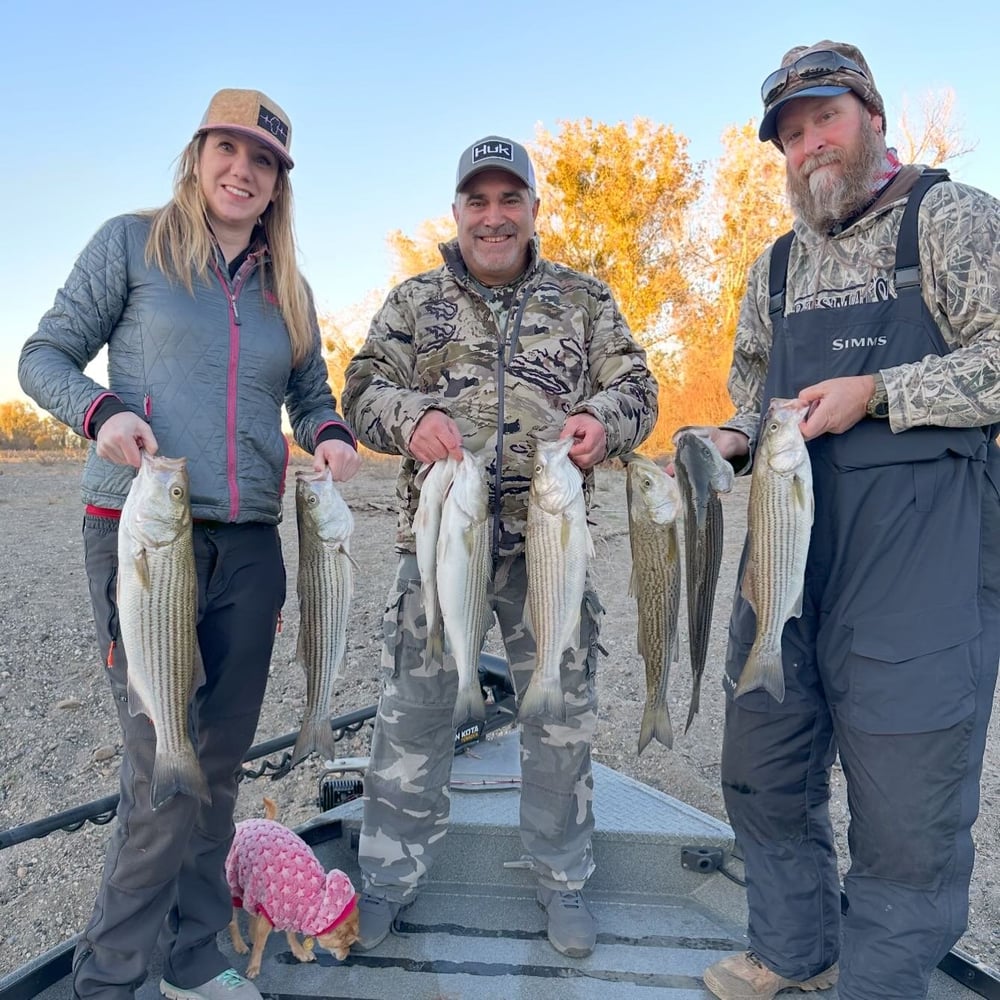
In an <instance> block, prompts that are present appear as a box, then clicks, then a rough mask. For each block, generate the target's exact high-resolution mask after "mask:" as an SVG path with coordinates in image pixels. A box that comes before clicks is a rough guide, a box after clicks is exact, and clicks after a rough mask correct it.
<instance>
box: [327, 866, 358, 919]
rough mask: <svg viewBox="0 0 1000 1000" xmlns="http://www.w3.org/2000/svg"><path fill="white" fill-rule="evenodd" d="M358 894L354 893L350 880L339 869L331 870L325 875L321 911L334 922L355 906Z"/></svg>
mask: <svg viewBox="0 0 1000 1000" xmlns="http://www.w3.org/2000/svg"><path fill="white" fill-rule="evenodd" d="M360 895H361V894H360V893H358V892H355V891H354V886H353V885H352V884H351V880H350V878H348V876H347V875H345V874H344V873H343V872H342V871H341V870H340V869H339V868H333V869H331V870H330V871H329V872H327V875H326V886H325V888H324V892H323V910H324V912H325V913H327V914H330V915H331V916H332V917H333V919H334V920H336V919H338V918H339V917H340V916H341V914H343V913H344V912H346V911H347V910H350V909H353V908H354V907H355V906H357V902H358V899H359V898H360Z"/></svg>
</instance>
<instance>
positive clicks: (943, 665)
mask: <svg viewBox="0 0 1000 1000" xmlns="http://www.w3.org/2000/svg"><path fill="white" fill-rule="evenodd" d="M762 97H763V99H764V107H765V114H764V118H763V121H762V124H761V128H760V138H761V140H762V141H768V140H770V141H772V142H773V143H774V144H775V145H776V146H777V147H778V148H779V149H780V150H781V151H782V152H783V153H784V155H785V159H786V174H787V183H788V191H789V197H790V200H791V203H792V207H793V209H794V210H795V214H796V219H795V224H794V229H793V232H792V233H790V234H787V235H786V237H783V238H781V239H779V240H778V241H777V243H775V245H774V246H773V247H771V248H769V249H768V250H767V251H765V253H763V254H762V255H761V257H760V258H759V259H758V260H757V261H756V262H755V263H754V264H753V266H752V268H751V270H750V274H749V281H748V289H747V294H746V298H745V299H744V302H743V307H742V311H741V315H740V320H739V324H738V327H737V332H736V341H735V350H734V358H733V365H732V370H731V373H730V380H729V389H730V394H731V396H732V399H733V402H734V404H735V407H736V412H735V414H734V416H733V417H732V418H731V420H729V421H728V422H727V424H726V425H725V426H724V427H722V428H714V429H713V430H712V436H713V439H714V440H715V441H716V444H717V445H718V446H719V448H720V451H722V453H723V454H724V455H726V457H728V458H729V459H730V460H731V461H733V463H734V464H735V465H741V464H742V465H743V466H744V468H743V471H746V468H747V467H748V466H749V459H750V457H751V456H752V454H753V450H754V446H755V445H756V443H757V441H758V436H759V429H760V426H761V415H762V413H765V412H766V409H767V405H768V402H769V401H770V400H771V399H772V398H781V399H797V400H798V401H799V403H800V404H801V405H802V406H803V407H806V406H808V407H810V409H809V412H808V416H807V417H806V419H805V420H804V421H803V423H802V424H801V428H802V433H803V436H804V438H805V439H806V441H807V442H808V445H807V447H808V450H809V455H810V461H811V465H812V473H813V486H814V497H815V517H814V521H813V528H812V533H811V536H810V541H809V555H808V561H807V564H806V573H805V586H804V591H803V594H802V614H801V617H797V618H792V619H791V620H790V621H789V622H788V623H787V625H786V626H785V629H784V633H783V636H782V669H783V674H784V684H785V695H784V698H783V700H782V701H781V702H778V701H776V700H775V698H774V697H773V696H772V695H771V694H770V693H768V692H767V691H765V690H762V689H750V690H747V691H746V692H745V693H744V692H742V691H741V693H740V694H739V696H736V694H735V688H736V682H737V681H738V680H739V678H740V674H741V671H742V670H743V666H744V664H745V663H746V661H747V657H748V655H749V651H750V647H751V646H752V644H753V641H754V636H755V628H756V618H755V614H754V609H753V607H752V606H751V605H750V604H749V603H748V601H747V600H746V599H745V598H744V596H743V594H742V593H741V592H739V590H738V592H737V595H736V598H735V600H734V605H733V613H732V618H731V622H730V636H729V639H730V642H729V651H728V655H727V664H726V677H725V679H724V687H725V690H726V696H727V707H726V729H725V737H724V746H723V758H722V784H723V792H724V795H725V801H726V807H727V811H728V814H729V818H730V821H731V822H732V824H733V828H734V830H735V831H736V835H737V839H738V841H739V843H740V844H741V846H742V847H743V850H744V853H745V864H746V878H747V898H748V903H749V910H750V923H749V938H750V951H748V952H747V953H746V954H742V955H735V956H731V957H729V958H726V959H723V960H722V961H720V962H717V963H715V964H714V965H713V966H711V967H710V968H709V969H707V970H706V972H705V984H706V986H708V988H709V989H710V990H711V991H712V992H713V993H714V994H715V995H716V996H717V997H720V998H722V1000H732V998H735V997H740V998H746V997H765V998H770V997H773V996H774V995H775V993H777V992H778V991H780V990H784V989H787V988H789V987H798V988H800V989H804V990H814V989H825V988H827V987H829V986H831V985H833V983H834V982H836V981H837V979H838V975H839V985H838V995H839V996H840V997H841V1000H871V998H872V997H884V998H890V997H894V998H906V1000H917V998H920V997H925V996H926V995H927V988H928V981H929V977H930V974H931V972H932V971H933V969H934V968H935V966H936V965H937V963H938V962H939V961H940V960H941V958H942V957H943V956H944V955H945V954H946V953H947V951H948V949H949V948H950V947H951V946H952V945H953V944H954V943H955V941H957V940H958V938H959V937H960V936H961V934H962V933H963V932H964V930H965V927H966V921H967V914H968V889H969V880H970V876H971V872H972V867H973V857H974V851H973V842H972V837H971V833H970V831H971V828H972V824H973V822H974V821H975V819H976V815H977V812H978V808H979V777H980V772H981V768H982V760H983V753H984V748H985V741H986V731H987V726H988V722H989V716H990V710H991V706H992V702H993V691H994V688H995V685H996V677H997V662H998V659H1000V500H998V492H997V486H998V483H1000V476H998V475H997V469H998V453H997V446H996V443H995V440H994V439H995V437H996V430H997V425H998V424H1000V380H998V372H1000V281H998V280H997V278H998V274H1000V249H998V248H1000V203H998V202H997V200H996V199H994V198H991V197H990V196H989V195H986V194H984V193H983V192H982V191H978V190H976V189H974V188H970V187H967V186H965V185H962V184H957V183H954V182H952V181H951V180H949V179H948V178H947V175H946V174H945V173H944V172H943V171H933V170H928V169H927V168H924V167H920V166H914V165H908V166H904V165H902V164H900V163H899V161H898V159H897V158H896V156H895V151H894V150H892V149H891V148H888V147H887V146H886V142H885V138H884V132H885V108H884V105H883V102H882V98H881V96H880V95H879V93H878V91H877V89H876V88H875V84H874V79H873V77H872V73H871V70H870V69H869V67H868V64H867V63H866V62H865V60H864V57H863V56H862V54H861V53H860V52H859V51H858V50H857V49H856V48H855V47H854V46H852V45H846V44H844V43H839V42H830V41H823V42H818V43H816V44H815V45H812V46H809V47H798V48H794V49H792V50H791V51H789V52H788V53H787V54H786V55H785V57H784V59H783V60H782V65H781V67H780V68H779V69H778V70H776V71H775V72H774V73H772V74H771V75H770V76H769V77H768V78H767V79H766V80H765V82H764V86H763V88H762ZM750 530H751V531H753V530H754V528H753V525H751V528H750ZM745 559H746V556H745V554H744V562H745ZM741 576H742V573H741ZM838 753H839V755H840V761H841V765H842V767H843V771H844V776H845V778H846V781H847V792H848V802H849V805H850V808H851V823H850V832H849V844H850V853H851V859H850V868H849V870H848V872H847V874H846V876H845V878H844V892H845V895H846V903H847V908H846V912H845V914H844V916H843V918H842V917H841V893H840V884H839V879H838V865H837V854H836V851H835V849H834V839H833V832H832V828H831V824H830V817H829V795H830V790H829V782H830V774H831V768H832V765H833V762H834V759H835V757H836V756H837V754H838ZM838 959H839V963H838Z"/></svg>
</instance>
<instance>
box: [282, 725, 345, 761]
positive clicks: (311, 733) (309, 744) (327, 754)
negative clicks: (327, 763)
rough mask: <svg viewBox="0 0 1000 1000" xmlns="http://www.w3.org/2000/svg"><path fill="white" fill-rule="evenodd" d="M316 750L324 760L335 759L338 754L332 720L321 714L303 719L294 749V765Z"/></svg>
mask: <svg viewBox="0 0 1000 1000" xmlns="http://www.w3.org/2000/svg"><path fill="white" fill-rule="evenodd" d="M314 750H315V751H316V752H317V753H318V754H319V755H320V756H321V757H322V758H323V759H324V760H333V759H334V758H335V757H336V756H337V748H336V743H335V741H334V738H333V730H332V729H331V728H330V720H329V719H326V718H324V717H323V716H321V715H313V716H309V717H307V718H306V719H304V720H303V722H302V728H301V729H300V730H299V735H298V736H297V737H296V739H295V747H294V748H293V750H292V767H294V766H295V765H296V764H298V763H300V762H301V761H303V760H305V759H306V757H308V756H309V754H311V753H312V752H313V751H314Z"/></svg>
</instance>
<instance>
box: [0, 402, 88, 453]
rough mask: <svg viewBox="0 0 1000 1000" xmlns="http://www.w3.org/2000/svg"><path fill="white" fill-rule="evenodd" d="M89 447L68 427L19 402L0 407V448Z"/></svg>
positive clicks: (60, 448) (47, 448) (48, 448)
mask: <svg viewBox="0 0 1000 1000" xmlns="http://www.w3.org/2000/svg"><path fill="white" fill-rule="evenodd" d="M82 447H86V442H85V441H84V440H83V438H81V437H79V436H78V435H77V434H75V433H74V432H73V431H71V430H70V429H69V428H68V427H65V426H64V425H63V424H61V423H59V421H57V420H54V419H53V418H52V417H49V416H41V415H40V414H39V413H38V412H37V411H36V410H35V408H34V407H33V406H31V405H30V404H29V403H25V402H22V401H20V400H10V401H8V402H6V403H0V448H5V449H10V450H14V451H24V450H27V449H38V450H55V449H58V450H62V449H65V448H82Z"/></svg>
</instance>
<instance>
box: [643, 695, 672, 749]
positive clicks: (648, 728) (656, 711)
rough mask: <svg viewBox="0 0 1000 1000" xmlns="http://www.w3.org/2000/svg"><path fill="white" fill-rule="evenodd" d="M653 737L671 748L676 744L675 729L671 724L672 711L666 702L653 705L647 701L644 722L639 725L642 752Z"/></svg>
mask: <svg viewBox="0 0 1000 1000" xmlns="http://www.w3.org/2000/svg"><path fill="white" fill-rule="evenodd" d="M652 739H656V740H657V741H658V742H660V743H662V744H663V745H664V746H665V747H666V748H667V749H668V750H669V749H671V748H672V747H673V745H674V729H673V726H671V724H670V712H669V710H668V709H667V706H666V705H664V704H659V705H653V704H650V703H648V702H647V704H646V708H645V709H644V710H643V713H642V724H641V725H640V727H639V753H640V754H641V753H642V751H643V750H645V749H646V746H647V745H648V744H649V741H650V740H652Z"/></svg>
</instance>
